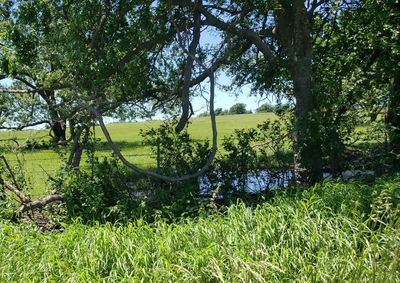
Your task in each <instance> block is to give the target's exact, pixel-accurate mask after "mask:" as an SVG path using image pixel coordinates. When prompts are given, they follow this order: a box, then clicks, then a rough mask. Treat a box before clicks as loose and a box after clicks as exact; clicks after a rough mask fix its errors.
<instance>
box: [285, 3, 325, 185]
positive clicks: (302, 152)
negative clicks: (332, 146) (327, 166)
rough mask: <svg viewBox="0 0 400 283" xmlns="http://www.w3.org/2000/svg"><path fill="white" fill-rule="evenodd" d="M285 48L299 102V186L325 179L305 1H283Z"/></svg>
mask: <svg viewBox="0 0 400 283" xmlns="http://www.w3.org/2000/svg"><path fill="white" fill-rule="evenodd" d="M277 20H278V32H279V34H278V35H279V39H280V42H281V44H282V45H283V46H284V49H285V50H286V53H287V54H288V59H289V62H288V64H289V73H290V76H291V79H292V82H293V94H294V97H295V98H296V108H295V125H294V126H295V129H294V144H295V148H294V151H295V154H294V175H295V180H296V184H297V185H310V184H313V183H315V182H319V181H320V180H321V179H322V148H321V138H320V132H319V129H320V125H319V121H318V119H319V118H318V117H317V114H318V111H317V109H318V106H317V101H316V97H315V96H314V94H313V91H312V88H313V86H312V84H313V80H312V76H313V75H312V49H313V47H312V38H311V34H310V19H309V16H308V14H307V10H306V8H305V7H304V1H302V0H294V1H282V10H281V11H280V12H278V14H277Z"/></svg>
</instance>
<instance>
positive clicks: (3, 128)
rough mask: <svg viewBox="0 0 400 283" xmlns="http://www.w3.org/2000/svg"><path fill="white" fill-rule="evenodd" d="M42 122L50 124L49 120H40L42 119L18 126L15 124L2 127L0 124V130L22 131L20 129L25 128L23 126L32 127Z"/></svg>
mask: <svg viewBox="0 0 400 283" xmlns="http://www.w3.org/2000/svg"><path fill="white" fill-rule="evenodd" d="M42 124H49V125H51V122H50V121H49V120H42V121H38V122H34V123H31V124H25V125H19V126H17V127H4V126H1V127H0V130H15V131H22V130H23V129H25V128H28V127H34V126H38V125H42Z"/></svg>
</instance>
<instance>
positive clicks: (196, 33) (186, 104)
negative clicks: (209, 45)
mask: <svg viewBox="0 0 400 283" xmlns="http://www.w3.org/2000/svg"><path fill="white" fill-rule="evenodd" d="M200 1H201V0H197V4H196V6H195V10H194V13H193V21H194V28H193V39H192V42H191V43H190V45H189V51H188V53H189V54H188V56H187V59H186V65H185V71H184V82H183V87H182V95H181V96H182V115H181V118H180V119H179V122H178V124H177V125H176V127H175V131H176V132H177V133H179V132H181V131H182V130H183V129H184V128H185V126H186V124H187V121H188V119H189V110H190V100H189V94H190V79H191V77H192V72H193V63H194V56H195V54H196V49H197V46H198V45H199V42H200V28H201V25H200V20H201V14H200V11H199V10H198V6H199V5H201V2H200Z"/></svg>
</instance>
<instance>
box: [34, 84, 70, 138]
mask: <svg viewBox="0 0 400 283" xmlns="http://www.w3.org/2000/svg"><path fill="white" fill-rule="evenodd" d="M40 95H41V97H42V98H43V99H44V100H45V101H46V103H47V107H48V109H49V116H50V120H51V135H52V138H53V143H54V144H59V143H63V142H65V141H66V140H67V139H66V131H67V125H66V120H65V119H63V118H62V117H61V115H60V113H59V111H58V109H57V102H56V98H55V94H54V90H45V91H43V92H41V93H40Z"/></svg>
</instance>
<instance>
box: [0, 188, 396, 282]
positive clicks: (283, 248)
mask: <svg viewBox="0 0 400 283" xmlns="http://www.w3.org/2000/svg"><path fill="white" fill-rule="evenodd" d="M317 191H318V190H317ZM328 203H329V199H328V198H327V197H326V195H325V196H322V197H320V194H316V193H315V191H314V192H313V191H309V192H307V193H305V194H303V195H302V196H296V197H288V196H280V197H276V198H275V199H274V201H273V202H271V203H265V204H263V205H259V206H256V207H250V206H246V205H244V204H242V203H238V204H235V205H232V206H230V207H228V208H227V209H226V210H224V211H223V212H221V211H214V212H211V213H210V212H207V213H206V212H204V213H201V214H200V215H201V216H199V217H197V218H195V219H192V218H186V219H182V220H180V221H178V222H177V223H172V224H171V223H167V222H166V221H164V220H162V219H160V220H158V221H155V222H154V223H151V224H148V223H146V222H144V221H143V220H140V219H139V220H136V221H134V222H132V223H130V224H125V225H118V224H115V225H112V224H105V225H94V226H85V225H83V224H80V223H74V224H71V225H66V226H65V231H64V232H62V233H60V232H46V233H40V232H39V231H37V230H35V229H32V228H30V227H24V226H16V225H11V224H5V223H3V224H1V225H0V247H1V248H0V282H399V280H400V262H399V260H400V226H399V225H398V221H397V222H396V221H394V222H393V221H392V222H390V223H385V224H383V223H381V225H380V226H374V225H371V223H372V222H371V219H370V217H365V216H364V218H361V217H359V216H360V215H359V214H358V213H357V208H354V214H353V215H350V214H348V213H342V212H341V210H340V209H339V210H335V209H331V207H330V206H329V205H328Z"/></svg>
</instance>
